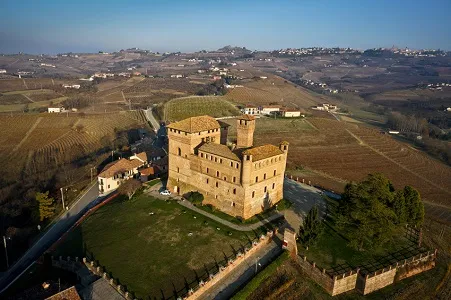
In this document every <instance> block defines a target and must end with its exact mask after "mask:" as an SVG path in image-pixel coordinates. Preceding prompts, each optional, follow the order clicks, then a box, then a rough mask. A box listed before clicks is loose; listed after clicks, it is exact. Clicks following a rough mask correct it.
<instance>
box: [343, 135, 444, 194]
mask: <svg viewBox="0 0 451 300" xmlns="http://www.w3.org/2000/svg"><path fill="white" fill-rule="evenodd" d="M346 131H347V132H348V133H349V134H350V135H351V136H352V137H353V138H355V139H356V140H357V141H358V142H359V144H360V145H361V146H363V147H367V148H369V149H371V150H372V151H374V152H376V153H377V154H379V155H380V156H382V157H384V158H386V159H387V160H389V161H391V162H392V163H394V164H395V165H397V166H398V167H400V168H402V169H404V170H405V171H407V172H409V173H411V174H413V175H415V176H416V177H418V178H420V179H422V180H424V181H426V182H427V183H429V184H430V185H432V186H434V187H436V188H437V189H439V190H441V191H443V192H445V193H446V194H448V195H451V192H450V191H448V190H447V189H445V188H443V187H441V186H440V185H438V184H436V183H435V182H433V181H431V180H429V179H427V178H425V177H423V176H421V175H420V174H418V173H415V172H414V171H412V170H410V169H409V168H407V167H406V166H404V165H402V164H400V163H399V162H397V161H396V160H394V159H392V158H390V157H389V156H387V155H385V154H384V153H382V152H381V151H379V150H377V149H375V148H373V147H372V146H370V145H368V144H366V143H365V142H364V141H362V140H361V139H360V138H359V137H358V136H356V135H355V134H353V133H352V132H350V131H349V130H348V129H346Z"/></svg>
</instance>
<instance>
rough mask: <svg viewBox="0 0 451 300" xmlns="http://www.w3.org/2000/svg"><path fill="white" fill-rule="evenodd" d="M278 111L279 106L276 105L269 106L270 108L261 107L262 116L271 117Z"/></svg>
mask: <svg viewBox="0 0 451 300" xmlns="http://www.w3.org/2000/svg"><path fill="white" fill-rule="evenodd" d="M279 111H280V106H277V105H270V106H263V107H261V111H260V112H261V114H262V115H272V114H275V113H277V112H279Z"/></svg>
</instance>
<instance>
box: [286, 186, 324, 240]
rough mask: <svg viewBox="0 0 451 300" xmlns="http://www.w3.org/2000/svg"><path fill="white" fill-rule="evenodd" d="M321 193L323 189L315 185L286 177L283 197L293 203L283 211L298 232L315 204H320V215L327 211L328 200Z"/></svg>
mask: <svg viewBox="0 0 451 300" xmlns="http://www.w3.org/2000/svg"><path fill="white" fill-rule="evenodd" d="M321 195H322V191H321V190H319V189H317V188H315V187H312V186H310V185H307V184H303V183H299V182H296V181H294V180H291V179H288V178H285V180H284V185H283V197H284V198H285V199H287V200H289V201H291V202H292V203H293V205H292V206H291V207H290V208H289V209H287V210H285V211H284V212H283V213H284V215H285V219H286V220H287V222H288V224H290V226H291V227H292V228H293V229H295V230H296V232H298V231H299V226H300V225H301V224H302V220H303V218H304V217H305V216H306V215H307V213H308V211H309V210H310V209H311V208H312V207H313V206H314V205H317V206H318V209H319V212H320V215H324V214H325V213H326V200H324V199H323V197H322V196H321Z"/></svg>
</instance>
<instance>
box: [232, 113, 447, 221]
mask: <svg viewBox="0 0 451 300" xmlns="http://www.w3.org/2000/svg"><path fill="white" fill-rule="evenodd" d="M227 122H228V123H229V124H232V127H231V128H230V130H229V133H230V136H231V137H233V136H234V135H236V133H235V127H234V125H235V122H236V121H235V120H227ZM281 140H286V141H288V142H289V143H290V146H289V150H288V163H287V172H289V173H293V174H294V175H299V176H300V178H306V179H307V180H308V179H309V178H310V177H309V174H308V173H309V172H313V174H314V176H313V178H314V179H315V180H313V179H312V183H313V184H320V185H322V186H324V187H326V188H329V189H332V190H336V191H340V190H338V188H340V187H341V188H343V187H344V185H345V182H348V181H360V180H362V179H364V178H365V177H366V176H367V175H368V174H370V173H375V172H380V173H383V174H385V175H386V176H387V177H388V178H389V179H390V180H391V181H392V182H393V183H394V185H395V187H396V188H403V187H404V186H405V185H411V186H413V187H415V188H416V189H418V190H419V191H420V193H421V197H422V199H423V200H425V201H427V202H429V203H433V204H435V205H443V206H446V207H448V208H450V207H451V190H450V187H451V168H450V167H449V166H447V165H445V164H443V163H441V162H440V161H438V160H435V159H433V158H431V157H429V156H428V155H426V154H424V153H423V152H421V151H418V150H415V149H413V148H411V147H410V146H409V145H408V144H404V143H401V142H398V141H396V140H394V139H393V138H392V137H390V136H388V135H383V134H381V133H380V132H379V131H378V130H375V129H369V128H367V127H365V126H363V125H359V124H351V123H346V122H339V121H337V120H332V119H324V118H307V119H305V120H303V119H297V120H287V119H276V120H274V119H271V118H260V119H257V121H256V130H255V134H254V144H256V145H261V144H266V143H272V144H278V143H279V142H280V141H281ZM304 176H305V177H304ZM318 178H321V179H320V180H318ZM444 216H446V214H444V215H443V216H442V218H443V217H444ZM450 217H451V216H450ZM447 220H448V221H447V222H451V219H450V218H448V219H447Z"/></svg>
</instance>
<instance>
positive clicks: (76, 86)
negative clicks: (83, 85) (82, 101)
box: [63, 84, 80, 90]
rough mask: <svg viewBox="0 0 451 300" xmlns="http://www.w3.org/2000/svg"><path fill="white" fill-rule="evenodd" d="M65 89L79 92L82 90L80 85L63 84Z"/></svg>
mask: <svg viewBox="0 0 451 300" xmlns="http://www.w3.org/2000/svg"><path fill="white" fill-rule="evenodd" d="M63 88H65V89H76V90H78V89H79V88H80V85H79V84H63Z"/></svg>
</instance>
